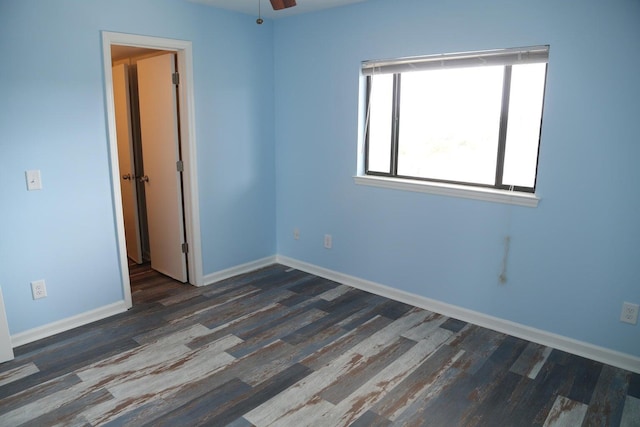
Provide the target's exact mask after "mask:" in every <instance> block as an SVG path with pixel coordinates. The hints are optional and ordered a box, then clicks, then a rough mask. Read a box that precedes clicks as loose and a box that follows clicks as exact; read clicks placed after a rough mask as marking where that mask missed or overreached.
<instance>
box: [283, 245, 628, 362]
mask: <svg viewBox="0 0 640 427" xmlns="http://www.w3.org/2000/svg"><path fill="white" fill-rule="evenodd" d="M276 262H278V263H279V264H283V265H286V266H288V267H293V268H296V269H298V270H302V271H305V272H307V273H311V274H314V275H316V276H320V277H324V278H326V279H329V280H333V281H335V282H339V283H342V284H345V285H348V286H352V287H354V288H358V289H361V290H363V291H366V292H371V293H374V294H376V295H380V296H383V297H387V298H390V299H393V300H395V301H400V302H403V303H405V304H409V305H413V306H415V307H420V308H423V309H425V310H429V311H433V312H436V313H439V314H442V315H444V316H448V317H453V318H455V319H459V320H463V321H465V322H469V323H473V324H475V325H478V326H482V327H484V328H488V329H492V330H494V331H498V332H501V333H504V334H508V335H512V336H514V337H518V338H522V339H525V340H527V341H532V342H535V343H538V344H541V345H545V346H548V347H552V348H556V349H558V350H562V351H566V352H568V353H572V354H575V355H578V356H582V357H586V358H588V359H592V360H595V361H598V362H602V363H606V364H608V365H611V366H615V367H618V368H622V369H626V370H628V371H631V372H636V373H640V357H636V356H633V355H630V354H626V353H621V352H618V351H615V350H610V349H608V348H605V347H600V346H597V345H593V344H589V343H587V342H583V341H578V340H575V339H573V338H568V337H565V336H562V335H557V334H554V333H551V332H547V331H543V330H541V329H536V328H532V327H529V326H526V325H522V324H520V323H516V322H512V321H510V320H505V319H500V318H498V317H493V316H489V315H486V314H483V313H480V312H477V311H473V310H468V309H466V308H462V307H458V306H455V305H451V304H447V303H443V302H440V301H436V300H433V299H430V298H426V297H423V296H420V295H416V294H412V293H410V292H406V291H402V290H399V289H395V288H392V287H389V286H385V285H381V284H379V283H375V282H370V281H368V280H363V279H360V278H358V277H354V276H349V275H347V274H343V273H338V272H336V271H333V270H329V269H326V268H323V267H318V266H316V265H313V264H309V263H306V262H303V261H299V260H296V259H293V258H289V257H284V256H280V255H278V256H276Z"/></svg>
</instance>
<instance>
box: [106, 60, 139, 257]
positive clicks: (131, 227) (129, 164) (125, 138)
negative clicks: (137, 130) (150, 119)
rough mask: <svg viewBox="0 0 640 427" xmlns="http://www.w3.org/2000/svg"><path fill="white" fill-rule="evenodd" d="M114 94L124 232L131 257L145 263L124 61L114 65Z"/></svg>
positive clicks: (127, 76)
mask: <svg viewBox="0 0 640 427" xmlns="http://www.w3.org/2000/svg"><path fill="white" fill-rule="evenodd" d="M113 98H114V103H115V107H116V111H115V112H116V135H117V137H118V163H119V167H120V189H121V194H122V212H123V216H124V234H125V240H126V243H127V255H128V256H129V258H131V259H132V260H134V261H135V262H137V263H138V264H140V263H142V245H141V242H140V221H139V219H138V200H137V191H136V177H135V167H134V160H133V135H132V132H131V100H130V97H129V70H128V66H127V65H125V64H120V65H116V66H115V67H113Z"/></svg>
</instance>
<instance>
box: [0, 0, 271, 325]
mask: <svg viewBox="0 0 640 427" xmlns="http://www.w3.org/2000/svg"><path fill="white" fill-rule="evenodd" d="M102 30H106V31H115V32H125V33H134V34H144V35H150V36H157V37H166V38H175V39H183V40H191V41H192V42H193V54H194V82H195V103H196V117H195V121H196V132H197V153H198V156H199V157H198V172H199V176H198V181H199V191H200V194H199V197H200V219H201V233H202V252H203V269H204V274H209V273H213V272H216V271H220V270H223V269H225V268H229V267H233V266H236V265H239V264H243V263H246V262H249V261H253V260H256V259H260V258H263V257H266V256H270V255H273V254H274V252H275V184H274V183H275V176H274V164H275V160H274V147H273V143H274V141H273V133H274V132H273V51H272V31H273V27H272V25H271V23H269V22H267V23H265V24H264V25H262V26H260V27H258V26H257V25H255V18H254V17H251V16H247V15H240V14H237V13H231V12H227V11H221V10H217V9H213V8H210V7H206V6H203V5H198V4H193V3H188V2H183V1H179V0H136V1H128V0H108V1H107V0H100V1H99V0H56V1H49V0H26V1H25V0H0V53H1V54H2V57H3V58H4V65H3V66H2V67H0V93H2V96H1V97H0V130H1V131H2V134H1V136H0V153H1V154H0V183H1V184H0V203H1V208H0V227H1V228H0V286H2V290H3V293H4V298H5V303H6V306H7V316H8V320H9V326H10V330H11V333H12V334H16V333H19V332H23V331H25V330H29V329H32V328H35V327H39V326H43V325H46V324H48V323H50V322H54V321H57V320H61V319H65V318H68V317H70V316H73V315H77V314H81V313H84V312H86V311H89V310H92V309H96V308H99V307H102V306H105V305H108V304H111V303H114V302H117V301H120V300H122V298H123V295H122V282H121V277H120V271H119V260H118V252H117V245H116V234H115V220H114V212H113V207H112V196H111V194H112V193H111V192H112V189H111V184H110V175H109V173H110V167H109V154H108V141H107V126H106V109H105V96H104V76H103V64H102V42H101V34H100V32H101V31H102ZM27 169H40V170H41V171H42V180H43V187H44V189H43V190H42V191H34V192H27V191H26V184H25V178H24V171H25V170H27ZM37 279H45V280H46V283H47V290H48V294H49V295H48V297H47V298H46V299H42V300H38V301H33V300H32V298H31V290H30V286H29V282H30V281H33V280H37Z"/></svg>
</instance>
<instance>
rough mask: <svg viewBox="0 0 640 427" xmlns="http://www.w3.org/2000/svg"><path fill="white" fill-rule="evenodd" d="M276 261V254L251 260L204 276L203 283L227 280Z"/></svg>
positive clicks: (206, 284)
mask: <svg viewBox="0 0 640 427" xmlns="http://www.w3.org/2000/svg"><path fill="white" fill-rule="evenodd" d="M275 263H276V257H275V255H274V256H270V257H266V258H262V259H259V260H256V261H250V262H248V263H246V264H241V265H237V266H235V267H231V268H227V269H225V270H220V271H216V272H215V273H211V274H207V275H206V276H204V278H203V279H204V280H203V283H204V286H208V285H211V284H213V283H216V282H219V281H221V280H225V279H228V278H230V277H233V276H237V275H239V274H244V273H249V272H251V271H253V270H257V269H259V268H263V267H266V266H268V265H271V264H275Z"/></svg>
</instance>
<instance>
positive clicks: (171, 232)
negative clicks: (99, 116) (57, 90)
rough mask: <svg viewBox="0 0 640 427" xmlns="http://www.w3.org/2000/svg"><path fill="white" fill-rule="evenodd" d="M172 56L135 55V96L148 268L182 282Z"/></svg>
mask: <svg viewBox="0 0 640 427" xmlns="http://www.w3.org/2000/svg"><path fill="white" fill-rule="evenodd" d="M175 62H176V61H175V55H174V54H171V53H169V54H164V55H160V56H154V57H152V58H148V59H143V60H140V61H138V62H137V66H138V96H139V103H140V133H141V136H142V163H143V168H144V178H143V179H144V180H145V195H146V200H147V220H148V228H149V251H150V254H151V268H153V269H154V270H157V271H159V272H161V273H163V274H166V275H167V276H169V277H173V278H174V279H176V280H179V281H181V282H186V281H187V260H186V254H184V253H183V251H182V243H184V221H183V210H182V182H181V179H182V176H181V173H180V172H178V169H177V162H178V160H179V159H180V140H179V132H178V131H179V128H178V104H177V89H176V86H175V85H174V84H173V80H172V76H173V73H174V71H175Z"/></svg>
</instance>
